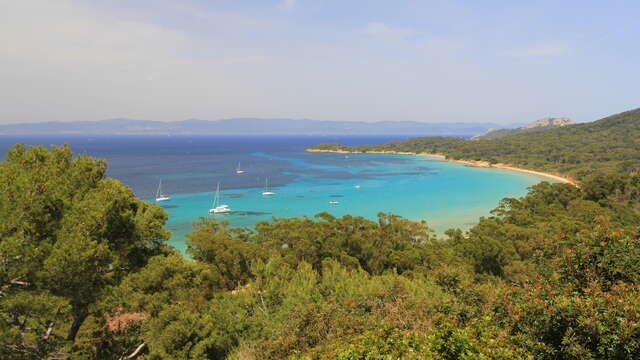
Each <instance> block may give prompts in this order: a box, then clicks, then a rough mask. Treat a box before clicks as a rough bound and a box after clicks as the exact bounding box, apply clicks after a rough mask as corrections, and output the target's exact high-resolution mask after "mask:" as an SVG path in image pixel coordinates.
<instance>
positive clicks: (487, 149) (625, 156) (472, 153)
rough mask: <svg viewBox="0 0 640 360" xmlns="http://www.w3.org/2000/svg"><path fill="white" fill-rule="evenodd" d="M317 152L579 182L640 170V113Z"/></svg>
mask: <svg viewBox="0 0 640 360" xmlns="http://www.w3.org/2000/svg"><path fill="white" fill-rule="evenodd" d="M315 148H318V149H343V150H353V151H373V150H385V151H403V152H416V153H419V152H428V153H441V154H444V155H446V156H447V157H448V158H452V159H465V160H484V161H489V162H492V163H507V164H512V165H515V166H518V167H523V168H527V169H532V170H541V171H549V172H559V173H562V174H565V175H568V176H572V177H575V178H577V179H583V178H584V177H585V176H587V175H589V174H592V173H594V172H607V173H614V172H621V173H635V172H638V171H639V170H640V109H635V110H631V111H627V112H623V113H620V114H617V115H613V116H609V117H606V118H604V119H601V120H598V121H594V122H591V123H585V124H576V125H568V126H563V127H557V128H553V129H549V130H546V131H540V132H525V133H520V134H514V135H509V136H505V137H502V138H499V139H492V140H484V141H472V140H465V139H459V138H450V137H423V138H414V139H409V140H406V141H400V142H391V143H388V144H384V145H373V146H360V147H356V148H352V147H345V146H339V145H337V144H321V145H319V146H317V147H315Z"/></svg>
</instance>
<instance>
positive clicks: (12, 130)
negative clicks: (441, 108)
mask: <svg viewBox="0 0 640 360" xmlns="http://www.w3.org/2000/svg"><path fill="white" fill-rule="evenodd" d="M513 126H517V124H512V125H508V126H507V125H501V124H495V123H486V122H485V123H463V122H460V123H426V122H415V121H381V122H363V121H321V120H308V119H260V118H234V119H225V120H199V119H190V120H182V121H171V122H164V121H150V120H131V119H122V118H121V119H109V120H100V121H69V122H41V123H22V124H7V125H0V134H4V135H27V134H34V135H35V134H91V135H95V134H104V135H107V134H131V135H134V134H140V135H142V134H172V135H179V134H210V135H240V134H241V135H339V134H340V135H386V134H394V135H396V134H397V135H405V134H406V135H416V136H419V135H473V134H481V133H484V132H486V131H487V130H488V129H490V128H504V127H513Z"/></svg>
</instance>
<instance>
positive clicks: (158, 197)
mask: <svg viewBox="0 0 640 360" xmlns="http://www.w3.org/2000/svg"><path fill="white" fill-rule="evenodd" d="M166 200H171V198H170V197H169V196H168V195H164V194H163V193H162V179H160V183H159V184H158V190H157V191H156V201H158V202H160V201H166Z"/></svg>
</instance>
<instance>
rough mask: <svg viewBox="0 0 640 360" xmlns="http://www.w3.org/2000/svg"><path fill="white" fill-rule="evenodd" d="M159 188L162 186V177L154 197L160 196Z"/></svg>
mask: <svg viewBox="0 0 640 360" xmlns="http://www.w3.org/2000/svg"><path fill="white" fill-rule="evenodd" d="M161 188H162V179H160V183H158V191H156V199H157V198H158V197H160V190H161Z"/></svg>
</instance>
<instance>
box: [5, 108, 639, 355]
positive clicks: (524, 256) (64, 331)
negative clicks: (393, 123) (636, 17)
mask: <svg viewBox="0 0 640 360" xmlns="http://www.w3.org/2000/svg"><path fill="white" fill-rule="evenodd" d="M637 114H638V111H634V112H629V113H625V114H620V115H617V116H614V117H611V118H608V119H604V120H602V121H599V122H596V123H593V124H586V125H576V126H571V127H567V128H562V129H556V130H553V132H549V133H547V134H545V137H544V139H546V140H544V141H546V142H545V143H543V144H547V146H549V148H548V149H547V150H545V149H544V148H543V147H542V146H543V145H541V144H540V143H536V146H537V147H535V151H533V152H532V153H533V154H538V155H537V156H539V160H536V161H543V160H542V159H543V158H542V157H541V155H540V154H543V153H545V151H546V152H549V153H555V152H556V151H560V150H557V149H564V151H566V152H572V153H576V154H577V150H576V149H572V148H570V147H567V146H565V145H564V144H562V145H560V144H555V143H553V141H552V140H551V139H554V138H555V139H563V140H562V141H565V140H566V139H574V140H572V141H573V144H574V145H576V146H577V144H578V143H579V141H578V140H577V139H575V138H576V137H582V138H585V139H587V141H586V142H585V144H591V145H590V146H592V147H593V148H594V149H595V148H596V147H597V148H598V149H600V150H603V151H604V149H605V148H611V149H613V152H612V153H611V155H610V157H609V158H606V156H605V155H606V153H602V154H600V155H599V157H598V159H599V160H598V161H591V162H588V161H587V160H588V158H587V157H582V159H584V161H583V162H576V163H575V164H573V165H574V166H575V168H573V169H574V170H575V171H579V172H580V173H581V174H584V176H583V181H582V183H581V185H580V187H575V186H573V185H569V184H549V183H546V182H543V183H540V184H538V185H535V186H533V187H532V188H531V189H530V190H529V193H528V194H527V195H526V196H525V197H523V198H519V199H515V198H507V199H503V200H502V201H501V202H500V203H499V204H497V207H496V208H495V210H493V212H492V216H490V217H487V218H482V219H480V221H479V223H478V225H476V226H474V227H473V228H472V229H471V230H469V231H468V232H462V231H460V230H456V229H452V230H450V231H447V233H446V236H444V237H442V238H439V237H437V236H435V235H434V233H433V231H431V230H430V228H429V226H428V222H425V223H416V222H412V221H408V220H406V219H403V218H400V217H397V216H394V215H391V214H380V215H379V218H378V220H377V221H370V220H366V219H363V218H361V217H353V216H345V217H342V218H335V217H333V216H331V215H329V214H326V213H323V214H318V215H317V216H315V217H313V218H296V219H276V220H274V221H273V222H269V223H267V222H263V223H260V224H258V225H257V226H256V227H255V228H254V229H232V228H229V227H228V224H226V223H224V222H220V221H216V220H214V219H204V218H203V219H201V220H199V221H198V222H196V223H195V224H194V232H193V233H192V234H190V235H189V236H188V254H189V258H185V257H184V256H183V255H182V254H180V253H179V252H177V251H176V250H174V249H172V248H170V247H168V246H166V245H164V241H165V240H166V239H167V235H168V234H167V231H166V230H165V229H164V227H163V223H164V222H165V220H166V214H165V213H164V211H163V210H162V209H161V208H160V207H158V206H156V205H154V204H149V203H146V202H143V201H140V200H138V199H136V198H135V197H134V196H133V194H132V192H131V190H130V189H128V188H126V187H125V186H123V185H122V184H120V183H119V182H118V181H116V180H113V179H109V178H106V177H105V170H106V164H105V162H103V161H101V160H96V159H92V158H89V157H85V156H79V157H75V158H74V157H73V156H72V153H71V151H70V149H69V148H68V147H66V146H63V147H54V148H52V149H51V150H47V149H45V148H44V147H32V148H26V147H25V146H23V145H16V146H14V147H13V148H12V149H11V150H9V152H8V154H7V156H6V161H5V162H4V163H0V236H1V237H0V358H2V359H17V360H18V359H228V360H231V359H235V360H240V359H242V360H252V359H255V360H262V359H298V360H301V359H338V360H348V359H354V360H355V359H361V360H365V359H380V360H383V359H436V360H453V359H548V360H552V359H554V360H555V359H640V288H639V285H640V238H639V231H640V228H639V226H638V225H639V224H640V175H638V174H631V173H630V171H629V169H626V168H625V169H624V171H622V170H621V169H622V168H621V167H620V161H621V160H619V158H618V157H617V156H622V154H626V155H625V156H628V157H629V159H630V161H631V160H633V161H635V160H634V159H635V157H636V156H638V155H637V153H636V154H633V153H632V152H633V151H632V150H634V149H636V146H637V138H631V137H632V136H631V134H632V133H633V131H637V130H638V122H637ZM624 134H626V136H627V138H625V135H624ZM541 135H542V134H541ZM541 135H540V136H541ZM536 136H538V135H536ZM514 139H515V140H514ZM514 139H509V140H508V141H509V142H513V143H512V144H513V146H514V148H513V149H515V146H516V145H515V144H516V143H517V141H522V143H520V145H519V146H528V145H525V144H528V142H525V140H526V139H525V138H522V139H521V138H514ZM596 139H600V140H599V141H601V143H598V142H597V141H596ZM617 140H623V141H621V142H620V143H614V144H610V145H609V142H611V141H613V142H616V141H617ZM456 141H458V140H449V139H443V138H435V139H426V140H425V139H423V140H416V141H414V142H407V143H397V144H393V145H388V146H390V147H392V148H394V149H397V150H405V151H406V150H409V149H413V150H415V151H441V150H439V149H442V148H444V149H452V148H453V146H452V145H450V144H453V143H456ZM526 141H529V140H526ZM540 141H542V140H540ZM460 143H461V144H465V145H463V146H460V148H462V147H464V146H468V145H466V144H468V143H465V142H460ZM473 143H475V144H478V143H481V144H482V143H485V141H482V142H473ZM486 143H490V141H486ZM426 144H430V145H426ZM436 144H440V145H439V147H437V148H435V149H434V148H427V147H425V146H436ZM447 144H449V145H447ZM505 144H506V143H505ZM411 146H414V147H411ZM419 146H422V147H419ZM456 146H457V145H456ZM531 146H533V145H531ZM625 146H626V147H625ZM494 149H496V151H497V149H498V148H497V147H494ZM520 151H521V152H522V149H521V150H520ZM594 151H595V150H594ZM516 153H517V152H516ZM616 154H617V155H616ZM516 158H517V157H516ZM633 163H634V164H635V162H633ZM557 164H558V163H557V162H554V161H549V162H548V163H545V162H542V163H541V166H543V165H544V166H549V167H553V166H556V165H557ZM587 164H591V165H593V166H587ZM596 165H598V166H600V168H602V169H603V170H607V172H608V173H594V172H595V169H596V168H597V166H596ZM592 173H593V174H592ZM587 174H589V175H587ZM427 220H428V219H427Z"/></svg>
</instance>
